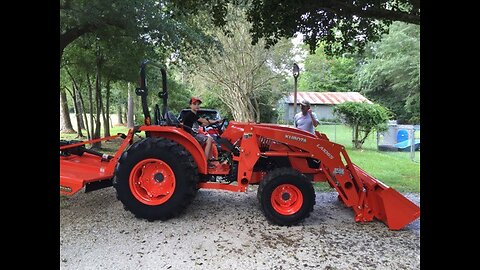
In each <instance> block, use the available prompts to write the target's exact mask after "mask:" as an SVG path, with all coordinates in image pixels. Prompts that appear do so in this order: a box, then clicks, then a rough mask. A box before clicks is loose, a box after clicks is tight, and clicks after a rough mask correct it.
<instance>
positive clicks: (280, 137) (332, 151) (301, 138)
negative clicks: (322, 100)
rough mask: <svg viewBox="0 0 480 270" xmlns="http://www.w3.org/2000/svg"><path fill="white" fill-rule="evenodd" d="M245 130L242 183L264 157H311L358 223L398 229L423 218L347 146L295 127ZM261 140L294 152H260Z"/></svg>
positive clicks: (241, 164) (242, 154)
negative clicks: (365, 167)
mask: <svg viewBox="0 0 480 270" xmlns="http://www.w3.org/2000/svg"><path fill="white" fill-rule="evenodd" d="M243 128H244V136H243V139H242V143H241V153H240V156H239V160H240V161H243V162H240V166H239V171H238V177H239V181H240V178H247V179H249V176H251V175H252V170H253V166H254V165H255V163H256V162H257V160H258V158H259V157H261V156H264V157H268V156H281V155H283V156H296V157H305V158H307V157H311V158H314V159H318V160H320V161H321V169H320V170H319V172H318V173H323V174H325V176H326V179H327V181H328V183H329V184H330V185H331V186H332V187H333V188H335V190H336V191H337V192H338V194H339V199H340V200H341V201H342V202H343V203H344V204H345V205H346V206H347V207H351V208H352V209H353V210H354V212H355V221H360V222H366V221H372V220H373V218H374V217H375V218H377V219H378V220H381V221H383V222H384V223H385V224H387V226H388V227H389V228H390V229H392V230H399V229H401V228H403V227H404V226H406V225H407V224H409V223H410V222H412V221H414V220H415V219H417V218H418V217H419V216H420V208H419V207H418V206H417V205H415V204H414V203H412V202H411V201H410V200H408V199H407V198H405V197H404V196H403V195H401V194H400V193H398V192H397V191H395V190H393V189H392V188H390V187H388V186H387V185H385V184H383V183H382V182H381V181H380V180H378V179H375V178H374V177H372V176H370V175H368V174H367V173H366V172H365V171H364V170H362V169H361V168H359V167H358V166H357V165H355V164H353V163H352V161H351V160H350V158H349V156H348V154H347V152H346V151H345V147H344V146H342V145H340V144H337V143H334V142H331V141H329V140H328V138H327V137H326V136H324V135H321V136H320V137H318V136H316V135H313V134H310V133H305V132H301V131H299V130H298V129H295V128H289V127H280V126H275V125H265V124H260V125H256V124H245V125H244V126H243ZM259 137H263V138H268V139H270V140H274V141H277V142H281V143H285V144H287V145H289V146H290V148H291V149H292V151H286V152H274V151H265V152H261V151H260V149H259V147H258V143H257V141H258V139H259ZM294 169H295V168H294Z"/></svg>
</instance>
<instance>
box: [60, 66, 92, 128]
mask: <svg viewBox="0 0 480 270" xmlns="http://www.w3.org/2000/svg"><path fill="white" fill-rule="evenodd" d="M65 70H66V71H67V74H68V76H70V79H72V88H73V96H72V97H73V100H74V103H75V113H76V117H77V125H78V123H79V125H80V127H79V129H80V130H81V129H85V124H84V122H83V117H82V114H83V106H82V102H83V101H81V93H80V88H79V87H78V84H77V81H76V80H75V78H74V77H73V75H72V73H70V70H69V69H68V67H67V66H65ZM79 115H80V117H79ZM87 132H88V131H87ZM80 133H81V132H80ZM82 137H83V136H82Z"/></svg>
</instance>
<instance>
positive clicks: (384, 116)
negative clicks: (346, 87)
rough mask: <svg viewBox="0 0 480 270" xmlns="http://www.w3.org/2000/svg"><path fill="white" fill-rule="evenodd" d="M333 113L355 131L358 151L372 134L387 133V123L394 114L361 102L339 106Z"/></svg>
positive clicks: (354, 135) (353, 134)
mask: <svg viewBox="0 0 480 270" xmlns="http://www.w3.org/2000/svg"><path fill="white" fill-rule="evenodd" d="M333 112H334V114H335V115H337V116H338V117H339V118H340V119H342V121H343V122H344V123H345V124H346V125H348V126H350V127H351V128H352V129H353V130H352V131H353V132H352V143H353V146H354V147H355V148H357V149H361V148H362V145H363V143H364V142H365V139H366V138H367V137H368V135H369V134H370V132H372V131H374V130H376V131H377V132H382V131H386V130H387V129H388V127H387V121H388V120H389V119H390V118H391V117H392V113H391V112H390V111H389V110H388V109H387V108H385V107H382V106H381V105H379V104H369V103H359V102H345V103H341V104H338V105H337V106H335V107H334V108H333Z"/></svg>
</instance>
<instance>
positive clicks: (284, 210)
mask: <svg viewBox="0 0 480 270" xmlns="http://www.w3.org/2000/svg"><path fill="white" fill-rule="evenodd" d="M257 198H258V200H259V203H260V208H261V210H262V212H263V214H264V215H265V217H266V218H267V220H268V221H270V222H272V223H274V224H277V225H281V226H290V225H295V224H297V223H299V222H301V221H303V220H304V219H305V218H307V217H309V216H310V213H311V212H312V211H313V206H314V205H315V190H314V189H313V185H312V183H311V182H310V181H309V180H308V179H307V177H305V175H303V174H301V173H299V172H298V171H296V170H294V169H291V168H278V169H274V170H272V171H271V172H269V173H268V174H267V176H265V178H264V179H262V181H261V182H260V185H259V187H258V191H257Z"/></svg>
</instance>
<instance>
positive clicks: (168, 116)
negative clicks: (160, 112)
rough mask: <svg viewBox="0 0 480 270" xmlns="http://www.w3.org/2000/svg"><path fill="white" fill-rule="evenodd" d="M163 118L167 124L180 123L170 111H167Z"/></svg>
mask: <svg viewBox="0 0 480 270" xmlns="http://www.w3.org/2000/svg"><path fill="white" fill-rule="evenodd" d="M165 119H166V120H167V125H169V126H178V125H179V124H180V121H179V120H178V119H177V117H175V115H174V114H173V113H172V112H171V111H168V112H167V113H166V114H165Z"/></svg>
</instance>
